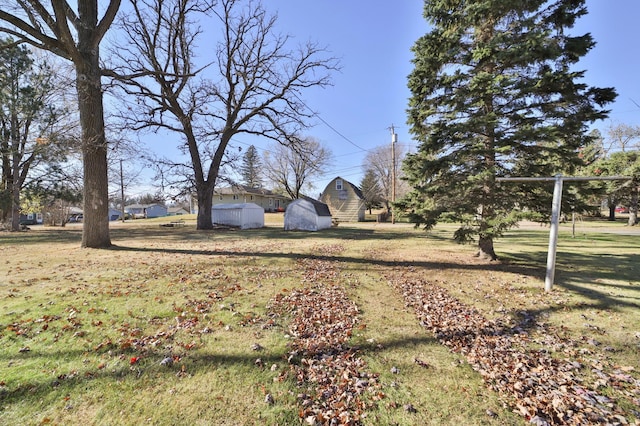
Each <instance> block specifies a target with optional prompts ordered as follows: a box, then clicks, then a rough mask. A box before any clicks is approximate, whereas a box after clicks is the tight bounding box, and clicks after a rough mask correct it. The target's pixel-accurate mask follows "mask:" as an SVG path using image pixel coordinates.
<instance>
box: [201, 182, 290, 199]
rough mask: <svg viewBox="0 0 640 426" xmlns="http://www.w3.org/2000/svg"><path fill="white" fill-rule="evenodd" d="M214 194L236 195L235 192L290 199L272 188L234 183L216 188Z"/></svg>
mask: <svg viewBox="0 0 640 426" xmlns="http://www.w3.org/2000/svg"><path fill="white" fill-rule="evenodd" d="M213 192H214V194H218V195H234V194H250V195H261V196H263V197H274V198H280V199H288V197H286V196H284V195H281V194H277V193H275V192H273V191H271V190H268V189H264V188H252V187H250V186H247V185H239V184H238V185H232V186H227V187H223V188H216V189H215V190H214V191H213Z"/></svg>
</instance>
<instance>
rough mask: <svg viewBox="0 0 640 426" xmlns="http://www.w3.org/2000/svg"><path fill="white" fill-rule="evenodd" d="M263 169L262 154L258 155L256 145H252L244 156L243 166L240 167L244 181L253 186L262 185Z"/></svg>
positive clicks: (258, 186)
mask: <svg viewBox="0 0 640 426" xmlns="http://www.w3.org/2000/svg"><path fill="white" fill-rule="evenodd" d="M261 171H262V163H261V162H260V155H258V150H257V149H256V147H255V146H253V145H251V146H249V148H248V149H247V152H245V153H244V156H243V157H242V166H241V167H240V174H241V175H242V183H244V184H245V185H247V186H249V187H251V188H260V187H262V177H261Z"/></svg>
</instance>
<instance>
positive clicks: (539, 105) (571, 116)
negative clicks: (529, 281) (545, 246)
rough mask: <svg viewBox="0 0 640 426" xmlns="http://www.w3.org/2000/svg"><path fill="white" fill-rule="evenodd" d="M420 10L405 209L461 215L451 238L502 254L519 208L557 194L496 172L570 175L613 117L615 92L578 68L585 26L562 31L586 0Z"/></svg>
mask: <svg viewBox="0 0 640 426" xmlns="http://www.w3.org/2000/svg"><path fill="white" fill-rule="evenodd" d="M424 12H425V13H424V15H425V18H426V19H427V21H428V22H429V24H430V26H431V28H432V31H431V32H429V33H428V34H426V35H425V36H423V37H421V38H420V39H419V40H418V41H417V42H416V44H415V45H414V47H413V52H414V55H415V57H414V59H413V63H414V66H415V68H414V70H413V71H412V73H411V74H410V76H409V88H410V90H411V94H412V96H411V98H410V103H409V111H408V112H409V118H408V122H409V124H410V126H411V132H412V134H413V135H414V137H415V138H416V139H417V140H418V141H419V142H420V144H419V147H418V152H417V153H415V154H412V155H409V156H408V158H407V159H406V161H405V162H404V167H403V170H404V172H405V174H406V177H407V180H408V181H409V183H410V184H411V185H412V187H413V190H412V191H411V193H410V194H409V195H407V196H406V197H404V199H403V200H401V202H399V203H398V206H399V207H400V208H402V209H403V210H404V211H405V213H406V214H407V215H408V216H409V217H410V219H411V220H413V221H414V222H416V223H417V224H421V225H424V226H425V227H426V228H430V227H432V226H434V225H435V223H437V221H438V219H439V218H440V217H441V215H443V214H445V213H446V214H447V215H449V216H453V217H454V218H455V219H457V220H458V221H459V222H460V223H462V226H461V227H460V228H459V229H458V230H457V231H456V233H455V238H456V239H457V240H458V241H460V242H468V241H472V240H474V239H475V237H477V238H478V248H479V252H478V254H479V255H481V256H483V257H487V258H491V259H495V258H496V255H495V252H494V248H493V240H494V238H496V237H499V236H500V235H502V233H503V232H504V231H505V230H507V229H508V228H510V227H511V226H513V225H514V224H515V222H516V220H517V218H516V215H515V214H514V213H513V211H514V208H515V207H525V206H528V205H536V206H537V205H540V203H541V202H542V201H544V202H545V203H548V204H546V205H547V206H548V205H550V198H551V196H550V194H549V195H548V197H547V196H546V193H547V190H546V189H545V190H544V194H545V197H541V193H542V191H541V190H532V188H531V187H528V188H527V187H525V186H524V185H505V184H501V186H498V184H497V183H496V179H495V178H496V177H497V176H506V175H511V176H553V175H555V174H557V173H561V172H564V173H567V172H571V171H572V168H573V167H574V165H577V164H578V161H579V157H578V154H577V152H578V150H579V149H580V148H581V147H583V146H585V145H587V144H588V142H589V139H590V136H589V135H588V134H587V133H586V130H587V125H588V124H590V123H591V122H593V121H595V120H598V119H603V118H605V117H606V116H607V111H606V110H604V109H603V107H604V105H606V104H607V103H609V102H611V101H613V99H614V98H615V92H614V90H613V89H610V88H605V89H600V88H593V87H588V86H586V85H585V84H582V83H580V82H579V80H580V79H581V78H582V77H583V75H584V71H575V70H574V68H575V64H576V63H577V61H578V60H579V59H580V58H581V57H582V56H584V55H585V54H586V53H587V52H588V51H589V50H590V49H591V48H592V47H593V46H594V41H593V40H592V37H591V36H590V35H589V34H586V35H582V36H570V35H568V34H566V33H565V30H566V29H568V28H571V27H572V26H573V25H574V23H575V21H576V19H577V18H579V17H580V16H582V15H584V14H585V13H586V8H585V6H584V0H556V1H551V2H549V1H548V0H512V1H504V0H430V1H426V2H425V8H424ZM543 198H544V200H543Z"/></svg>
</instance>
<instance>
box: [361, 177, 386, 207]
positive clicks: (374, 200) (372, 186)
mask: <svg viewBox="0 0 640 426" xmlns="http://www.w3.org/2000/svg"><path fill="white" fill-rule="evenodd" d="M360 192H362V195H363V196H364V205H365V207H366V208H367V209H368V210H369V214H371V209H375V208H378V207H380V206H382V198H383V197H382V188H380V185H379V184H378V178H377V176H376V173H375V172H374V171H373V170H372V169H367V170H366V171H365V173H364V176H363V177H362V181H361V182H360Z"/></svg>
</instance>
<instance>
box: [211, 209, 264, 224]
mask: <svg viewBox="0 0 640 426" xmlns="http://www.w3.org/2000/svg"><path fill="white" fill-rule="evenodd" d="M211 218H212V220H213V223H214V224H216V225H227V226H237V227H239V228H240V229H250V228H262V227H264V209H263V208H262V207H260V206H259V205H257V204H254V203H238V204H217V205H215V206H213V207H212V209H211Z"/></svg>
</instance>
